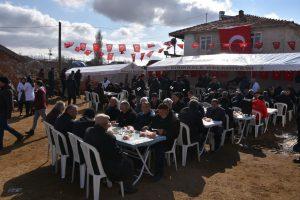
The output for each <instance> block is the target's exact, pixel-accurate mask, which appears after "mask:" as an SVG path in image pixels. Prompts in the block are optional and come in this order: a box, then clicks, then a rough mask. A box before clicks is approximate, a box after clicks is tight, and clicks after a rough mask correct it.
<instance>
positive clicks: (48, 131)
mask: <svg viewBox="0 0 300 200" xmlns="http://www.w3.org/2000/svg"><path fill="white" fill-rule="evenodd" d="M43 124H44V128H45V133H46V135H47V138H48V156H49V153H50V152H51V165H52V166H55V163H56V162H57V160H56V151H55V142H54V141H53V140H54V137H53V134H52V129H54V128H53V126H52V125H51V124H49V123H47V122H46V121H43ZM51 136H52V137H51Z"/></svg>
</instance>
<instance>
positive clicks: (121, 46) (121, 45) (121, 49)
mask: <svg viewBox="0 0 300 200" xmlns="http://www.w3.org/2000/svg"><path fill="white" fill-rule="evenodd" d="M119 51H120V53H121V54H124V52H125V51H126V45H125V44H119Z"/></svg>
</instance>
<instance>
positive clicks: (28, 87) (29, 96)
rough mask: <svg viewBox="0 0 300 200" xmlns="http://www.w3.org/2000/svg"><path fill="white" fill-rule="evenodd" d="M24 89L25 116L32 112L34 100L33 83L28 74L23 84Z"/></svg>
mask: <svg viewBox="0 0 300 200" xmlns="http://www.w3.org/2000/svg"><path fill="white" fill-rule="evenodd" d="M24 91H25V101H26V103H25V107H26V117H28V116H30V115H31V114H32V104H33V101H34V83H33V80H32V79H31V77H30V76H28V77H27V80H26V83H25V85H24Z"/></svg>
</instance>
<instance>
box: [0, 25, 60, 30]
mask: <svg viewBox="0 0 300 200" xmlns="http://www.w3.org/2000/svg"><path fill="white" fill-rule="evenodd" d="M53 27H57V25H52V26H0V28H3V29H10V28H20V29H21V28H24V29H27V28H53Z"/></svg>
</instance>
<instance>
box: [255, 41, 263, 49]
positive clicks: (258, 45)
mask: <svg viewBox="0 0 300 200" xmlns="http://www.w3.org/2000/svg"><path fill="white" fill-rule="evenodd" d="M263 45H264V43H263V42H256V43H255V48H257V49H261V48H262V46H263Z"/></svg>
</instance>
